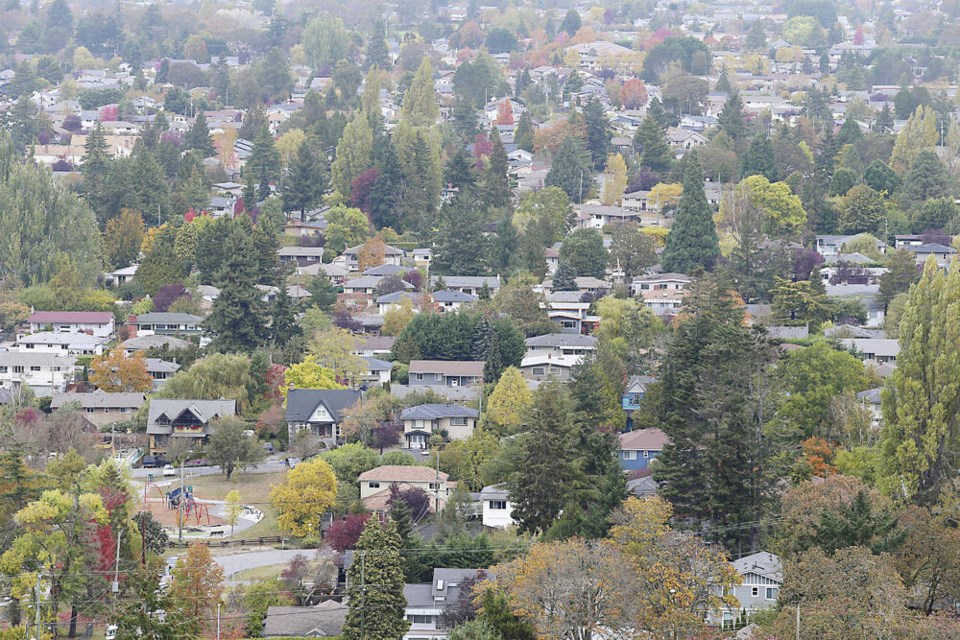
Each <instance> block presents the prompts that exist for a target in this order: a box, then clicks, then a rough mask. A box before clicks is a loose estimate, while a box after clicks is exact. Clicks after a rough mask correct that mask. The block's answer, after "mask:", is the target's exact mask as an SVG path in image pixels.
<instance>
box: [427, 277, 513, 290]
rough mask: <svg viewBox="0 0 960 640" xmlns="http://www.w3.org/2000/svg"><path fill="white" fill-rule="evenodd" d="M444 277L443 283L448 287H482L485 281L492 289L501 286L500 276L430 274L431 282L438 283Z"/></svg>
mask: <svg viewBox="0 0 960 640" xmlns="http://www.w3.org/2000/svg"><path fill="white" fill-rule="evenodd" d="M441 278H442V279H443V284H444V286H446V287H447V288H448V289H450V288H457V287H476V288H477V289H482V288H483V285H484V283H486V285H487V287H488V288H490V289H499V288H500V278H498V277H497V276H430V282H431V284H433V285H436V284H437V282H439V281H440V280H441Z"/></svg>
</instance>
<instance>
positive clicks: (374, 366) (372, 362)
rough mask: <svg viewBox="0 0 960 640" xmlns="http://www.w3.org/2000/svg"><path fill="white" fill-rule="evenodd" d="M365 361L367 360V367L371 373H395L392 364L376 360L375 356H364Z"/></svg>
mask: <svg viewBox="0 0 960 640" xmlns="http://www.w3.org/2000/svg"><path fill="white" fill-rule="evenodd" d="M363 359H364V360H366V362H367V366H368V367H370V371H393V363H392V362H387V361H386V360H381V359H379V358H374V357H373V356H363Z"/></svg>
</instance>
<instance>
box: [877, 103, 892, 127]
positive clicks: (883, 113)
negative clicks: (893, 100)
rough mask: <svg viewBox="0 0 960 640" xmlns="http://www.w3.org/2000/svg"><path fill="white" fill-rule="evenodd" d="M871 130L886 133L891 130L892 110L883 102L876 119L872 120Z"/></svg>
mask: <svg viewBox="0 0 960 640" xmlns="http://www.w3.org/2000/svg"><path fill="white" fill-rule="evenodd" d="M873 130H874V131H879V132H881V133H888V132H890V131H892V130H893V112H892V111H890V105H889V104H888V103H887V104H884V105H883V109H880V113H878V114H877V119H876V120H874V121H873Z"/></svg>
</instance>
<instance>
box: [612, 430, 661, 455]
mask: <svg viewBox="0 0 960 640" xmlns="http://www.w3.org/2000/svg"><path fill="white" fill-rule="evenodd" d="M669 442H670V438H668V437H667V434H665V433H664V432H663V431H660V429H640V430H639V431H629V432H627V433H621V434H620V449H621V450H623V451H663V445H665V444H668V443H669Z"/></svg>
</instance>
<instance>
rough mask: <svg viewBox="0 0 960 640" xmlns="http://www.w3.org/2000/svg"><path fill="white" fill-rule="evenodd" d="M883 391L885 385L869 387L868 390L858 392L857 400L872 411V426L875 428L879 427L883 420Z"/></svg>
mask: <svg viewBox="0 0 960 640" xmlns="http://www.w3.org/2000/svg"><path fill="white" fill-rule="evenodd" d="M881 391H883V387H877V388H875V389H867V390H866V391H860V392H858V393H857V400H859V401H860V404H861V405H862V406H863V407H864V408H865V409H866V410H867V411H869V412H870V426H871V427H872V428H874V429H879V428H880V423H881V421H882V420H883V409H882V406H881V404H882V403H881V401H880V392H881Z"/></svg>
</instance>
